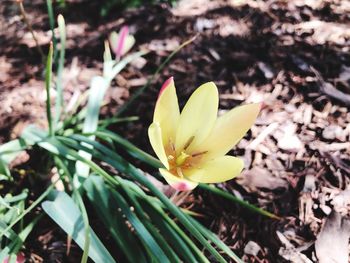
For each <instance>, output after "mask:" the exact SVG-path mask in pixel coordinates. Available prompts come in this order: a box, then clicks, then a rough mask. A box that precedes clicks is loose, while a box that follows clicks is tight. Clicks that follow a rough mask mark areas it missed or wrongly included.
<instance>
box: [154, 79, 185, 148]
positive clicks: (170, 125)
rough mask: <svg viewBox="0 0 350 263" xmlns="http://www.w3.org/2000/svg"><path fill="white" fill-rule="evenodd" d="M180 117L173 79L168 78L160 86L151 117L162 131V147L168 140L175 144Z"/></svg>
mask: <svg viewBox="0 0 350 263" xmlns="http://www.w3.org/2000/svg"><path fill="white" fill-rule="evenodd" d="M179 117H180V110H179V104H178V101H177V96H176V90H175V84H174V80H173V78H169V79H168V80H167V81H166V82H165V83H164V84H163V86H162V88H161V90H160V92H159V97H158V100H157V103H156V107H155V110H154V115H153V122H158V123H159V125H160V127H161V129H162V140H163V145H167V144H168V143H169V139H170V140H172V142H173V143H174V142H175V131H176V127H177V124H178V121H179Z"/></svg>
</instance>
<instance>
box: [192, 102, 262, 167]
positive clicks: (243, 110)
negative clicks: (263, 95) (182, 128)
mask: <svg viewBox="0 0 350 263" xmlns="http://www.w3.org/2000/svg"><path fill="white" fill-rule="evenodd" d="M260 107H261V105H260V103H253V104H247V105H243V106H239V107H236V108H234V109H232V110H230V111H229V112H227V113H225V114H224V115H222V116H221V117H219V118H218V119H217V121H216V123H215V125H214V128H213V129H212V131H211V133H210V135H209V136H208V137H207V138H206V139H205V140H204V141H203V143H202V144H201V145H200V146H199V147H198V148H196V149H195V150H196V151H198V152H203V151H208V153H206V154H205V155H203V159H202V160H203V161H206V160H211V159H214V158H216V157H218V156H223V155H225V154H226V153H227V152H228V151H230V150H231V149H232V147H233V146H235V145H236V143H237V142H238V141H239V140H240V139H242V137H243V136H244V135H245V134H246V133H247V131H248V130H249V129H250V127H251V126H252V125H253V124H254V122H255V120H256V118H257V116H258V114H259V111H260Z"/></svg>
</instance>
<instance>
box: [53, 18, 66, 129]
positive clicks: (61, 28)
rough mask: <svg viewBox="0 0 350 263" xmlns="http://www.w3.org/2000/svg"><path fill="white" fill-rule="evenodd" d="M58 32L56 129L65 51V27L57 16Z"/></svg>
mask: <svg viewBox="0 0 350 263" xmlns="http://www.w3.org/2000/svg"><path fill="white" fill-rule="evenodd" d="M57 24H58V31H59V33H60V43H61V45H60V53H59V60H58V67H57V79H56V91H57V95H56V105H55V106H56V108H55V128H57V124H58V122H59V120H60V117H61V113H62V108H63V102H64V101H63V85H62V82H63V79H62V73H63V69H64V55H65V49H66V25H65V22H64V18H63V16H62V15H58V17H57Z"/></svg>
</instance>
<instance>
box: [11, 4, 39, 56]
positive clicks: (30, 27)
mask: <svg viewBox="0 0 350 263" xmlns="http://www.w3.org/2000/svg"><path fill="white" fill-rule="evenodd" d="M16 2H17V4H18V7H19V10H20V11H21V15H22V17H23V20H24V23H25V24H26V26H27V27H28V29H29V32H30V33H31V34H32V37H33V39H34V41H35V46H36V48H37V49H38V52H39V53H40V56H41V60H42V61H44V60H45V55H44V52H43V50H42V49H41V47H40V45H39V42H38V39H37V38H36V36H35V34H34V31H33V27H32V24H31V23H30V22H29V20H28V18H27V15H26V12H25V10H24V6H23V0H16Z"/></svg>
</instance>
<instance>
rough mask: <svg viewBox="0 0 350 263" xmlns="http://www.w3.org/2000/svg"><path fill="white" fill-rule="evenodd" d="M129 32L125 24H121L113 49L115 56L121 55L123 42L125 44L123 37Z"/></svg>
mask: <svg viewBox="0 0 350 263" xmlns="http://www.w3.org/2000/svg"><path fill="white" fill-rule="evenodd" d="M128 34H129V28H128V27H127V26H123V27H122V29H121V30H120V32H119V39H118V43H117V49H116V51H115V54H116V55H117V57H121V56H122V55H123V54H122V50H123V48H124V44H125V39H126V37H127V36H128Z"/></svg>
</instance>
